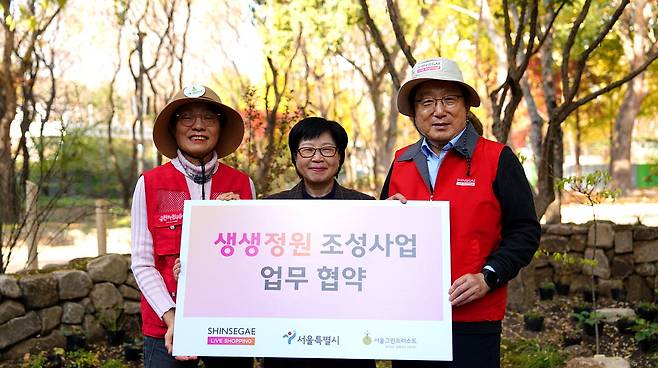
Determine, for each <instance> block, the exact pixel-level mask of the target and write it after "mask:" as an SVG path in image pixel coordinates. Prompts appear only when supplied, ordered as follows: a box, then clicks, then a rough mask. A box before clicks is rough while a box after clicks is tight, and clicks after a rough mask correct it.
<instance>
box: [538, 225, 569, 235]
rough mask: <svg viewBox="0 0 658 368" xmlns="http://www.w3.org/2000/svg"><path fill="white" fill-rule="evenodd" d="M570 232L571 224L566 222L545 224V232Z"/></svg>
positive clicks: (563, 233)
mask: <svg viewBox="0 0 658 368" xmlns="http://www.w3.org/2000/svg"><path fill="white" fill-rule="evenodd" d="M571 233H572V231H571V226H570V225H567V224H554V225H546V234H552V235H562V236H569V235H571ZM542 238H543V237H542Z"/></svg>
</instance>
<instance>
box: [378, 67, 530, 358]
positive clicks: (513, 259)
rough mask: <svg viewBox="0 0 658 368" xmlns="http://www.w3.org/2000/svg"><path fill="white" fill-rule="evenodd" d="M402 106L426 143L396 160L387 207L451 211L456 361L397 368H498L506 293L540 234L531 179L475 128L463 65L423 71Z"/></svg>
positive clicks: (416, 71)
mask: <svg viewBox="0 0 658 368" xmlns="http://www.w3.org/2000/svg"><path fill="white" fill-rule="evenodd" d="M397 105H398V110H399V111H400V113H401V114H403V115H406V116H409V117H410V118H412V120H413V122H414V125H415V127H416V129H417V130H418V132H419V133H420V135H421V137H420V140H418V141H417V142H416V143H414V144H412V145H410V146H407V147H405V148H402V149H400V150H398V151H397V152H396V153H395V158H394V161H393V164H392V165H391V169H390V171H389V173H388V176H387V178H386V181H385V183H384V187H383V189H382V193H381V198H382V199H384V198H389V199H398V200H401V201H402V202H406V200H430V201H431V200H439V201H449V202H450V250H451V271H452V285H451V287H450V289H449V290H448V293H449V300H450V302H451V303H452V306H453V311H452V312H453V313H452V319H453V361H452V362H428V361H393V367H394V368H401V367H403V368H407V367H499V366H500V334H501V322H502V319H503V317H504V315H505V305H506V285H507V282H508V281H509V280H511V279H512V278H514V277H515V276H516V275H517V274H518V272H519V270H520V269H521V268H522V267H524V266H526V265H527V264H528V263H529V262H530V261H531V259H532V257H533V254H534V253H535V251H536V250H537V247H538V246H539V238H540V233H541V229H540V226H539V222H538V221H537V216H536V214H535V208H534V204H533V199H532V191H531V189H530V186H529V184H528V181H527V179H526V176H525V173H524V172H523V168H522V166H521V163H520V162H519V160H518V159H517V157H516V156H515V155H514V153H513V152H512V150H511V149H510V148H509V147H507V146H505V145H503V144H500V143H497V142H493V141H490V140H488V139H485V138H483V137H481V136H480V135H479V134H478V133H477V131H476V130H475V128H474V127H473V124H472V123H471V121H470V119H469V118H468V116H469V108H470V107H471V106H473V107H477V106H479V105H480V97H479V96H478V94H477V92H476V91H475V89H473V87H471V86H470V85H468V84H467V83H465V82H464V79H463V77H462V73H461V70H460V69H459V66H458V65H457V63H455V62H454V61H452V60H449V59H446V58H436V59H429V60H424V61H420V62H418V63H417V64H416V65H415V66H414V67H413V69H412V72H411V78H409V80H407V81H406V82H405V83H404V84H403V85H402V87H400V90H399V91H398V98H397ZM430 221H431V220H430Z"/></svg>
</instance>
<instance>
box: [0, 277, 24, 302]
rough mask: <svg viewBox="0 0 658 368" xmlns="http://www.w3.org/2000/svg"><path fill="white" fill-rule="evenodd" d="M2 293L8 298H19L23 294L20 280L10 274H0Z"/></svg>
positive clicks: (0, 291) (0, 289) (0, 290)
mask: <svg viewBox="0 0 658 368" xmlns="http://www.w3.org/2000/svg"><path fill="white" fill-rule="evenodd" d="M0 294H2V295H4V296H6V297H7V298H13V299H18V298H20V297H21V296H22V295H23V292H22V291H21V288H20V286H18V281H17V280H16V278H15V277H13V276H9V275H0Z"/></svg>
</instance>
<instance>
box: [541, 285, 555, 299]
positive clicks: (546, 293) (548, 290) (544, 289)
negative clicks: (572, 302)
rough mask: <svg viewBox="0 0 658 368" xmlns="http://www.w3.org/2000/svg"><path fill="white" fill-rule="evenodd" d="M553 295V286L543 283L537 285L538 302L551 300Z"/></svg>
mask: <svg viewBox="0 0 658 368" xmlns="http://www.w3.org/2000/svg"><path fill="white" fill-rule="evenodd" d="M554 295H555V284H554V283H552V282H549V281H544V282H542V283H540V284H539V300H552V299H553V296H554Z"/></svg>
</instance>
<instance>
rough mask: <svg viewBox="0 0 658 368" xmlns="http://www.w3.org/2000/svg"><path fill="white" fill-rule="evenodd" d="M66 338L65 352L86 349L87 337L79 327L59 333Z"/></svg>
mask: <svg viewBox="0 0 658 368" xmlns="http://www.w3.org/2000/svg"><path fill="white" fill-rule="evenodd" d="M60 333H61V334H62V336H64V338H66V351H76V350H82V349H85V348H87V336H85V334H84V333H83V332H82V329H81V328H80V327H77V326H76V327H73V328H67V329H63V330H61V331H60Z"/></svg>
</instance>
